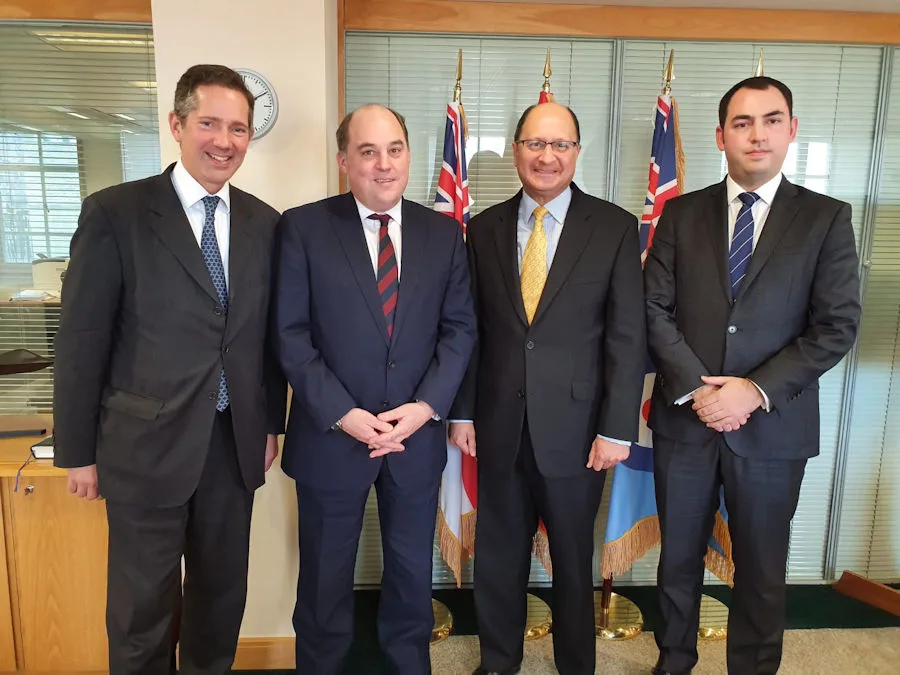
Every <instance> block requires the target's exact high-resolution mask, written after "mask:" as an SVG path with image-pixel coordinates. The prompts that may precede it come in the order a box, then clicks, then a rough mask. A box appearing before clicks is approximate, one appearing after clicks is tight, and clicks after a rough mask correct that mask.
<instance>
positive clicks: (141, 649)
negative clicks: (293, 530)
mask: <svg viewBox="0 0 900 675" xmlns="http://www.w3.org/2000/svg"><path fill="white" fill-rule="evenodd" d="M252 507H253V493H251V492H248V491H247V489H246V488H245V487H244V483H243V481H242V479H241V475H240V471H239V469H238V464H237V454H236V450H235V442H234V430H233V427H232V422H231V413H230V411H228V410H226V411H225V412H224V413H217V414H216V416H215V421H214V423H213V428H212V433H211V436H210V444H209V453H208V455H207V459H206V465H205V466H204V469H203V475H202V476H201V478H200V483H199V485H198V486H197V490H196V491H195V492H194V494H193V495H192V496H191V498H190V500H189V501H188V502H187V503H186V504H183V505H181V506H177V507H173V508H155V507H152V506H133V505H130V504H119V503H110V502H107V504H106V513H107V519H108V521H109V577H108V579H109V581H108V590H107V604H106V628H107V632H108V635H109V670H110V675H138V674H140V675H167V674H169V673H174V669H173V667H172V655H173V653H174V649H175V645H174V640H173V617H174V615H175V614H176V612H177V608H178V607H179V606H182V604H183V609H182V614H181V626H180V639H179V660H180V672H181V673H182V675H188V674H191V675H193V674H201V673H202V674H203V675H219V674H223V673H228V672H230V668H231V664H232V662H233V660H234V653H235V649H236V648H237V639H238V632H239V631H240V627H241V619H242V618H243V614H244V604H245V601H246V597H247V562H248V557H249V546H250V513H251V510H252ZM182 555H183V556H184V562H185V578H184V588H183V598H182V584H181V558H182Z"/></svg>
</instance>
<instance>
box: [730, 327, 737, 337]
mask: <svg viewBox="0 0 900 675" xmlns="http://www.w3.org/2000/svg"><path fill="white" fill-rule="evenodd" d="M728 333H729V335H734V334H735V333H737V326H728Z"/></svg>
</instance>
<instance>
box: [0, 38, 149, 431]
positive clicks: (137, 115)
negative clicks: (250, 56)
mask: <svg viewBox="0 0 900 675" xmlns="http://www.w3.org/2000/svg"><path fill="white" fill-rule="evenodd" d="M155 80H156V77H155V75H154V56H153V40H152V35H151V32H150V28H149V26H135V25H118V24H109V23H102V24H92V23H79V24H53V23H47V22H40V23H21V22H3V23H0V91H2V92H3V94H2V96H0V352H2V351H7V350H10V349H15V348H20V347H23V348H28V349H31V350H33V351H36V352H38V353H40V354H43V355H48V356H51V357H52V355H53V337H54V335H55V333H56V328H57V325H58V321H59V304H58V302H57V301H54V300H53V299H50V300H44V301H39V299H38V295H37V294H30V295H27V296H25V295H21V293H20V292H21V291H23V290H26V289H33V287H34V286H35V281H34V279H33V272H32V269H33V267H36V266H34V265H33V262H34V261H35V260H39V259H42V258H57V257H58V258H65V257H67V256H68V252H69V240H70V239H71V236H72V233H73V232H74V231H75V227H76V225H77V223H78V214H79V212H80V210H81V201H82V199H83V198H84V197H85V196H86V195H88V194H90V193H91V192H95V191H97V190H99V189H101V188H104V187H107V186H109V185H114V184H116V183H120V182H122V181H123V180H133V179H136V178H143V177H145V176H148V175H151V174H154V173H157V172H158V171H159V163H160V160H159V132H158V128H157V126H158V125H157V114H158V113H157V108H156V82H155ZM46 265H49V263H46V264H45V267H46ZM38 267H39V266H38ZM48 285H49V286H52V285H53V284H52V282H51V283H50V284H48ZM36 290H42V289H36ZM46 290H52V288H48V289H46ZM10 298H17V299H14V300H12V301H11V300H10ZM22 298H28V299H29V300H30V301H25V300H22ZM51 404H52V368H48V369H45V370H43V371H39V372H37V373H33V374H30V375H7V376H4V377H3V378H0V414H2V413H29V412H49V411H50V407H51Z"/></svg>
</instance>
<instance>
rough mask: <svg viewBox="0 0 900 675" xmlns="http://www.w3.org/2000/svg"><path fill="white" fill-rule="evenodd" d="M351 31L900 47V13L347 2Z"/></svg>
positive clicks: (443, 0)
mask: <svg viewBox="0 0 900 675" xmlns="http://www.w3.org/2000/svg"><path fill="white" fill-rule="evenodd" d="M343 2H344V28H345V29H346V30H373V31H421V32H435V33H463V32H465V33H482V34H502V35H553V36H576V37H615V38H651V39H658V40H752V41H755V42H781V41H784V42H838V43H843V42H845V43H862V44H900V13H896V14H877V13H862V12H826V11H789V10H754V9H691V8H678V9H669V8H665V7H603V6H596V5H554V4H531V3H526V4H512V3H503V2H464V1H460V0H343Z"/></svg>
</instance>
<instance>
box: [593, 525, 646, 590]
mask: <svg viewBox="0 0 900 675" xmlns="http://www.w3.org/2000/svg"><path fill="white" fill-rule="evenodd" d="M657 544H659V518H657V516H649V517H647V518H643V519H642V520H639V521H638V522H636V523H635V524H634V526H633V527H632V528H631V529H630V530H628V532H626V533H625V534H623V535H622V536H621V537H619V538H618V539H615V540H613V541H609V542H606V543H605V544H603V566H602V571H601V574H602V576H603V578H604V579H608V578H610V577H618V576H621V575H623V574H625V573H626V572H627V571H628V570H630V569H631V566H632V565H634V563H635V561H637V560H638V559H639V558H641V557H643V555H644V554H645V553H646V552H647V551H649V550H650V549H651V548H653V547H654V546H656V545H657Z"/></svg>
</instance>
